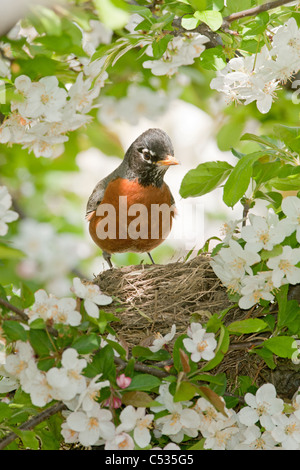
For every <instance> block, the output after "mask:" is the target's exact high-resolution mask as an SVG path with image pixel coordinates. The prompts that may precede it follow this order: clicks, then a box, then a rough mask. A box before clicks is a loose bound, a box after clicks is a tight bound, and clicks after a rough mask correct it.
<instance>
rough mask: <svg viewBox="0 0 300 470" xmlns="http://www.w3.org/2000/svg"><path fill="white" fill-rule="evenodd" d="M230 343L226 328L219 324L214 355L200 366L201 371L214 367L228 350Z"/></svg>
mask: <svg viewBox="0 0 300 470" xmlns="http://www.w3.org/2000/svg"><path fill="white" fill-rule="evenodd" d="M229 343H230V338H229V332H228V329H227V328H226V327H225V326H223V325H221V327H220V336H219V341H218V346H217V348H216V351H215V357H214V358H213V359H211V360H210V361H208V362H207V364H206V365H205V366H204V367H202V368H201V372H207V371H209V370H211V369H213V368H214V367H216V366H217V365H218V364H220V362H221V361H222V359H223V357H224V355H225V354H226V352H227V351H228V348H229Z"/></svg>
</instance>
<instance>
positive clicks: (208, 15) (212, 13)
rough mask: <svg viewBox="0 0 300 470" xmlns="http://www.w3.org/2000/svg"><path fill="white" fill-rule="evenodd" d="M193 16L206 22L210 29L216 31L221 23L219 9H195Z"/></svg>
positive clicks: (221, 18)
mask: <svg viewBox="0 0 300 470" xmlns="http://www.w3.org/2000/svg"><path fill="white" fill-rule="evenodd" d="M194 15H195V18H197V19H198V20H200V21H203V22H204V23H206V24H207V25H208V26H209V27H210V29H211V30H212V31H217V30H218V29H219V28H220V27H221V26H222V23H223V17H222V15H221V13H220V12H219V11H216V10H204V11H195V14H194Z"/></svg>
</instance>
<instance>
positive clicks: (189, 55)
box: [143, 33, 208, 76]
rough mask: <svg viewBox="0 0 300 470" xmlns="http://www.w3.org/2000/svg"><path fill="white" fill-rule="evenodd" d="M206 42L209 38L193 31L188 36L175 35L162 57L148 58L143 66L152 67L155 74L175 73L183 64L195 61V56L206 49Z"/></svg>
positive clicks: (169, 74)
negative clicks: (156, 58)
mask: <svg viewBox="0 0 300 470" xmlns="http://www.w3.org/2000/svg"><path fill="white" fill-rule="evenodd" d="M206 42H208V38H207V37H206V36H202V35H201V34H198V33H191V34H190V35H187V36H186V37H182V36H177V37H174V38H173V39H172V40H171V41H170V42H169V44H168V47H167V50H166V51H165V53H164V54H163V56H162V58H161V59H158V60H147V61H145V62H143V67H144V68H150V69H151V72H152V73H153V75H168V76H171V75H174V73H176V72H177V71H178V68H179V67H180V66H181V65H190V64H193V63H194V60H195V58H196V57H199V56H200V55H201V54H202V52H203V51H204V50H205V46H204V44H205V43H206ZM149 54H151V50H150V51H149Z"/></svg>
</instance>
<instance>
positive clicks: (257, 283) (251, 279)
mask: <svg viewBox="0 0 300 470" xmlns="http://www.w3.org/2000/svg"><path fill="white" fill-rule="evenodd" d="M274 290H275V285H274V284H273V281H272V273H271V272H270V271H262V272H259V273H258V274H256V275H254V276H245V277H244V278H243V280H242V287H241V291H240V294H241V298H240V299H239V307H240V308H243V309H246V310H247V309H249V308H251V307H253V305H255V304H258V303H259V301H260V299H264V300H268V301H273V300H274V295H273V294H272V291H274Z"/></svg>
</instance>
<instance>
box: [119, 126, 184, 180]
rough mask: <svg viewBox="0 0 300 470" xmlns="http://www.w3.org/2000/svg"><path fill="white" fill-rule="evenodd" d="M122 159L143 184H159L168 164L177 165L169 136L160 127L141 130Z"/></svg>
mask: <svg viewBox="0 0 300 470" xmlns="http://www.w3.org/2000/svg"><path fill="white" fill-rule="evenodd" d="M124 160H125V161H126V162H127V164H128V167H129V170H130V171H131V172H132V174H133V175H136V177H138V178H139V180H140V182H142V184H143V183H145V184H159V183H160V182H162V180H163V176H164V174H165V172H166V171H167V169H168V168H169V166H170V165H178V163H179V162H178V160H176V158H175V157H174V149H173V145H172V142H171V139H170V137H169V136H168V135H167V134H166V133H165V132H164V131H163V130H161V129H157V128H153V129H148V130H147V131H146V132H143V134H141V135H140V136H139V137H138V138H137V139H136V140H135V141H134V142H133V143H132V144H131V146H130V147H129V149H128V150H127V152H126V154H125V158H124Z"/></svg>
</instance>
